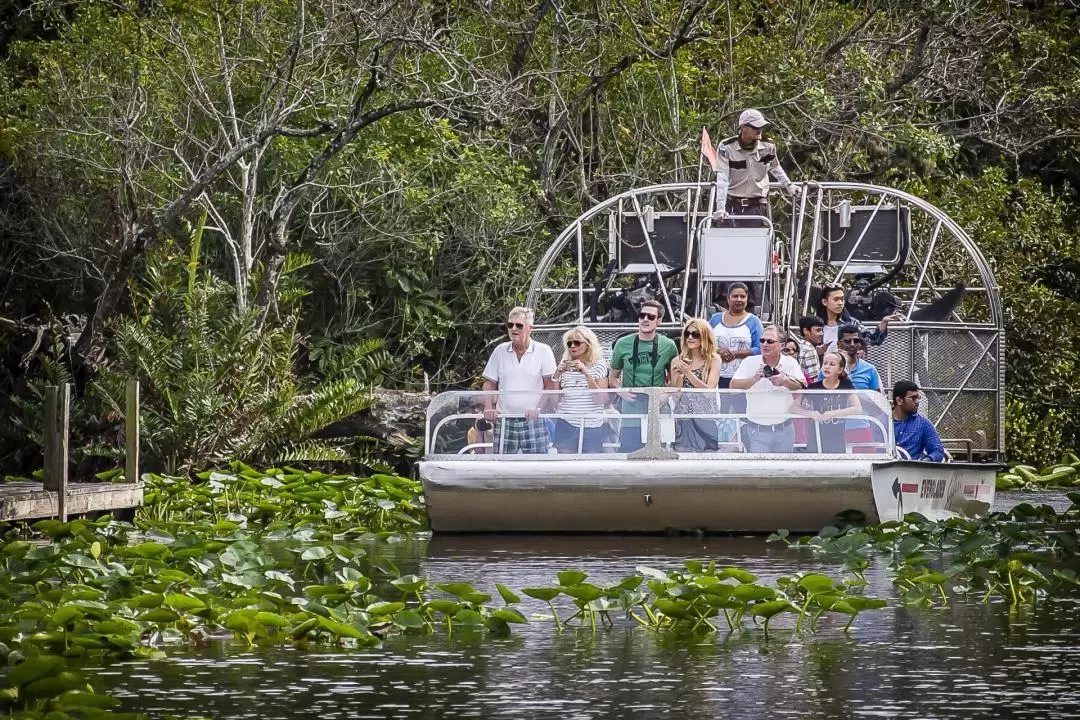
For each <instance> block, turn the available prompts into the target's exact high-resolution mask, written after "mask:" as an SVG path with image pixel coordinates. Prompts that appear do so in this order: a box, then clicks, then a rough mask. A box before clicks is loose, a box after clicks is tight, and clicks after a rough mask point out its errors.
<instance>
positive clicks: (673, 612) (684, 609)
mask: <svg viewBox="0 0 1080 720" xmlns="http://www.w3.org/2000/svg"><path fill="white" fill-rule="evenodd" d="M653 607H654V608H656V609H657V610H659V611H660V612H662V613H664V614H665V615H667V616H668V617H673V618H684V617H686V615H687V613H688V611H689V610H690V603H688V602H686V601H685V600H669V599H667V598H658V599H657V600H656V601H654V602H653Z"/></svg>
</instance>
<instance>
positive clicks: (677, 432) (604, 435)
mask: <svg viewBox="0 0 1080 720" xmlns="http://www.w3.org/2000/svg"><path fill="white" fill-rule="evenodd" d="M846 398H850V399H846ZM825 406H828V407H831V408H834V409H833V410H832V411H831V412H830V415H829V416H828V418H827V419H823V418H822V416H820V415H817V414H816V413H817V411H816V410H815V409H814V408H815V407H818V408H820V407H825ZM838 411H840V413H841V414H839V415H838ZM762 429H764V430H765V431H767V432H768V433H769V434H770V437H771V434H773V433H781V437H780V438H779V439H778V442H779V447H777V446H776V445H775V443H774V444H773V445H771V446H770V447H768V448H767V452H765V451H762V450H761V445H760V442H758V441H757V440H753V437H754V436H755V435H756V433H758V432H759V431H761V430H762ZM787 433H789V434H790V445H791V446H790V448H789V447H787V446H786V445H785V444H784V443H785V442H787V438H788V434H787ZM425 455H426V456H427V457H428V458H429V459H431V458H436V457H437V458H439V459H459V460H465V459H468V460H475V459H481V458H483V459H500V460H514V459H519V460H521V459H532V460H536V459H545V460H566V459H573V458H588V457H602V458H604V459H612V460H614V459H620V458H622V459H628V460H637V459H674V458H678V457H693V458H707V457H711V456H714V455H715V456H718V457H724V456H739V457H764V456H768V457H772V456H776V455H782V456H791V457H799V458H822V459H825V458H850V457H852V456H855V457H858V458H863V459H873V458H875V457H877V458H881V457H886V458H894V457H896V448H895V442H894V438H893V432H892V422H890V420H889V413H888V410H887V408H886V405H885V398H884V396H883V395H882V394H881V393H879V392H874V391H858V390H856V391H849V390H835V391H820V390H802V391H795V392H791V393H785V392H769V391H761V390H753V389H752V390H746V391H743V390H717V389H697V388H694V389H690V388H686V389H678V388H633V389H599V390H585V389H580V390H546V391H451V392H446V393H441V394H439V395H438V396H436V397H435V398H434V399H433V400H432V402H431V404H430V405H429V408H428V415H427V430H426V443H425Z"/></svg>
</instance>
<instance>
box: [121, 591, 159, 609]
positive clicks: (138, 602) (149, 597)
mask: <svg viewBox="0 0 1080 720" xmlns="http://www.w3.org/2000/svg"><path fill="white" fill-rule="evenodd" d="M163 602H165V596H164V595H162V594H161V593H144V594H142V595H136V596H135V597H133V598H131V599H130V600H128V601H127V603H125V604H126V605H127V606H128V607H129V608H132V609H137V608H156V607H159V606H160V605H161V603H163Z"/></svg>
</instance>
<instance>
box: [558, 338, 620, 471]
mask: <svg viewBox="0 0 1080 720" xmlns="http://www.w3.org/2000/svg"><path fill="white" fill-rule="evenodd" d="M563 345H565V346H566V350H565V352H564V353H563V356H562V361H561V362H560V363H559V366H558V368H556V370H555V374H554V375H552V377H551V379H552V380H554V381H555V382H557V383H558V384H559V387H560V388H562V391H563V393H562V398H561V399H560V400H559V407H558V410H557V411H556V412H558V413H560V414H564V415H566V416H567V417H560V418H559V419H558V420H556V421H555V432H554V433H552V440H553V441H554V444H555V449H556V450H558V451H559V452H561V453H576V452H583V453H601V452H604V393H599V392H595V391H596V390H604V389H606V388H607V386H608V381H607V366H606V365H605V364H604V361H603V359H602V358H601V354H600V341H599V340H598V339H597V338H596V333H594V332H593V331H592V330H590V329H589V328H587V327H584V326H579V327H576V328H574V329H572V330H568V331H567V332H566V334H564V335H563ZM579 441H580V443H581V445H580V450H579V449H578V447H579V446H578V442H579Z"/></svg>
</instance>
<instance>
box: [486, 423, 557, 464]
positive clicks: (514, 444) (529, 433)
mask: <svg viewBox="0 0 1080 720" xmlns="http://www.w3.org/2000/svg"><path fill="white" fill-rule="evenodd" d="M492 448H493V452H495V453H498V454H503V455H514V454H517V453H525V454H528V455H537V454H543V453H546V452H547V451H548V429H547V423H546V422H544V421H543V420H540V419H539V418H537V419H536V420H526V419H524V418H499V419H498V420H496V421H495V438H494V440H493V442H492Z"/></svg>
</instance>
